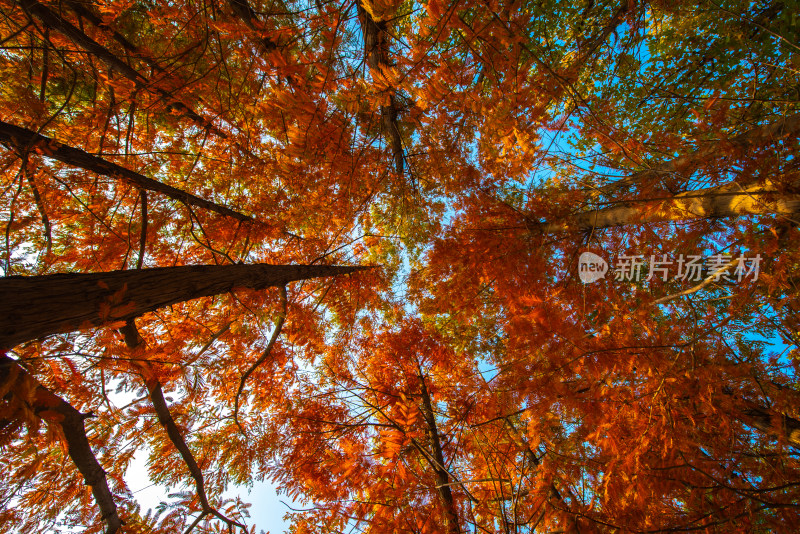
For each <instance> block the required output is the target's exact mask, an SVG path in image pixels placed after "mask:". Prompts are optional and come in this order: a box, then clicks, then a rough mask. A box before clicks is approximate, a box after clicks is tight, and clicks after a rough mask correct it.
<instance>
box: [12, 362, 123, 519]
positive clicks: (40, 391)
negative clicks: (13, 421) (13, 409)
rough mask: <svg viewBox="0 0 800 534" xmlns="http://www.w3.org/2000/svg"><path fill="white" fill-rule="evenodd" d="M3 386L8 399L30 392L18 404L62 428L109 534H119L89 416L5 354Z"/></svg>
mask: <svg viewBox="0 0 800 534" xmlns="http://www.w3.org/2000/svg"><path fill="white" fill-rule="evenodd" d="M8 381H13V382H14V383H13V384H10V387H6V386H9V384H8ZM0 386H2V389H3V390H9V393H8V394H7V395H6V396H8V395H12V396H14V395H16V393H15V392H16V391H25V392H29V393H28V394H26V395H24V397H23V396H19V398H18V399H17V400H18V401H19V402H23V403H25V404H26V405H27V407H28V409H29V410H30V411H32V412H33V413H34V414H36V416H37V417H40V418H42V419H44V420H46V421H48V422H49V423H50V424H56V425H58V426H59V427H60V429H61V432H62V434H63V435H64V439H65V441H66V442H67V452H68V454H69V457H70V458H71V459H72V462H73V463H74V464H75V466H76V467H77V468H78V471H80V473H81V475H83V478H84V480H85V481H86V485H88V486H90V487H91V488H92V495H94V500H95V501H96V502H97V505H98V507H99V508H100V514H101V516H102V518H103V521H105V523H106V534H114V533H115V532H117V530H119V528H120V527H121V526H122V524H123V523H122V520H121V519H120V517H119V515H118V514H117V506H116V504H115V503H114V494H113V493H111V490H110V489H109V487H108V481H107V480H106V472H105V471H104V470H103V468H102V467H101V466H100V463H99V462H98V461H97V458H96V457H95V455H94V453H93V452H92V448H91V446H90V445H89V439H88V438H87V437H86V427H85V426H84V424H83V422H84V420H85V419H86V417H87V416H86V415H84V414H82V413H80V412H79V411H78V410H76V409H75V408H74V407H73V406H72V405H71V404H69V403H68V402H67V401H65V400H64V399H62V398H61V397H59V396H58V395H56V394H55V393H53V392H52V391H50V390H49V389H47V388H46V387H44V386H43V385H41V384H40V383H39V382H38V381H37V380H36V379H35V378H33V377H32V376H31V375H30V374H29V373H28V372H27V371H26V370H25V369H24V368H23V367H22V366H20V365H19V363H18V362H17V361H16V360H13V359H11V358H9V357H8V356H6V355H5V354H2V355H0ZM31 392H32V394H31Z"/></svg>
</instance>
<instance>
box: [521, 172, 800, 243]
mask: <svg viewBox="0 0 800 534" xmlns="http://www.w3.org/2000/svg"><path fill="white" fill-rule="evenodd" d="M618 204H619V205H618V206H614V207H611V208H604V209H599V210H593V211H587V212H585V213H579V214H576V215H571V216H568V217H565V218H563V219H560V220H557V221H553V222H536V221H527V227H528V229H529V230H531V231H535V232H542V233H555V232H572V231H581V230H584V231H585V230H591V229H600V228H612V227H615V226H626V225H631V224H643V223H653V222H665V221H682V220H690V219H710V218H716V217H736V216H740V215H765V214H777V215H785V216H792V215H794V214H796V213H797V212H798V211H800V194H796V193H786V192H781V191H778V190H776V189H775V188H774V187H771V186H770V185H769V184H767V185H766V186H761V185H750V186H748V187H744V186H741V185H739V184H736V183H733V184H726V185H724V186H720V187H713V188H709V189H700V190H697V191H687V192H686V193H680V194H678V195H675V196H674V197H670V198H665V199H645V200H639V199H637V200H630V201H623V202H619V203H618Z"/></svg>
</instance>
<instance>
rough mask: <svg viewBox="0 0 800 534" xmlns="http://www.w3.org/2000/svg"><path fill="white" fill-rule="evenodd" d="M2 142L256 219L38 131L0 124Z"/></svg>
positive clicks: (227, 213) (192, 203) (238, 216)
mask: <svg viewBox="0 0 800 534" xmlns="http://www.w3.org/2000/svg"><path fill="white" fill-rule="evenodd" d="M0 143H4V144H6V145H9V146H11V147H13V148H14V149H15V150H16V151H17V152H20V153H22V154H25V153H27V152H29V151H30V150H35V151H36V152H38V153H40V154H42V155H44V156H46V157H48V158H51V159H55V160H58V161H60V162H62V163H66V164H67V165H71V166H73V167H78V168H80V169H84V170H87V171H90V172H94V173H97V174H101V175H103V176H108V177H109V178H113V179H115V180H124V181H126V182H129V183H131V184H133V185H135V186H137V187H139V188H141V189H146V190H148V191H155V192H157V193H161V194H162V195H165V196H167V197H169V198H171V199H173V200H177V201H179V202H183V203H185V204H188V205H190V206H196V207H198V208H203V209H207V210H210V211H213V212H215V213H219V214H220V215H224V216H226V217H232V218H234V219H237V220H240V221H250V220H252V219H251V218H250V217H248V216H247V215H243V214H242V213H239V212H238V211H234V210H232V209H230V208H226V207H225V206H221V205H219V204H216V203H214V202H211V201H209V200H205V199H202V198H200V197H196V196H194V195H192V194H191V193H187V192H186V191H183V190H181V189H176V188H175V187H172V186H169V185H166V184H163V183H161V182H159V181H157V180H153V179H152V178H148V177H146V176H144V175H142V174H139V173H138V172H135V171H132V170H130V169H127V168H125V167H122V166H120V165H117V164H116V163H112V162H110V161H108V160H105V159H103V158H100V157H98V156H93V155H92V154H89V153H88V152H84V151H83V150H81V149H79V148H73V147H71V146H68V145H65V144H63V143H60V142H58V141H56V140H55V139H51V138H49V137H45V136H43V135H41V134H39V133H37V132H34V131H33V130H28V129H27V128H21V127H19V126H15V125H13V124H9V123H7V122H2V121H0Z"/></svg>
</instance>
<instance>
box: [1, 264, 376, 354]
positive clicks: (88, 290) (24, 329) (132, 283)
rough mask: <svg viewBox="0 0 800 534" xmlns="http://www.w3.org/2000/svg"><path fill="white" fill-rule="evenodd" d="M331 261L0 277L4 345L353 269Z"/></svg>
mask: <svg viewBox="0 0 800 534" xmlns="http://www.w3.org/2000/svg"><path fill="white" fill-rule="evenodd" d="M367 268H368V267H341V266H330V265H265V264H256V265H193V266H183V267H158V268H154V269H141V270H135V271H112V272H108V273H88V274H87V273H70V274H52V275H46V276H9V277H5V278H0V317H2V318H3V322H2V323H1V324H0V350H2V349H8V348H11V347H14V346H15V345H18V344H20V343H23V342H25V341H28V340H31V339H36V338H39V337H43V336H47V335H50V334H57V333H62V332H71V331H73V330H79V329H83V328H90V327H96V326H101V325H104V324H108V323H113V322H119V321H128V320H130V319H133V318H135V317H138V316H139V315H142V314H143V313H145V312H148V311H152V310H155V309H157V308H161V307H163V306H169V305H170V304H175V303H177V302H183V301H186V300H191V299H196V298H200V297H207V296H211V295H217V294H220V293H226V292H228V291H231V290H232V289H235V288H251V289H263V288H265V287H271V286H282V285H285V284H287V283H288V282H292V281H296V280H305V279H308V278H319V277H326V276H336V275H341V274H347V273H352V272H355V271H359V270H362V269H367Z"/></svg>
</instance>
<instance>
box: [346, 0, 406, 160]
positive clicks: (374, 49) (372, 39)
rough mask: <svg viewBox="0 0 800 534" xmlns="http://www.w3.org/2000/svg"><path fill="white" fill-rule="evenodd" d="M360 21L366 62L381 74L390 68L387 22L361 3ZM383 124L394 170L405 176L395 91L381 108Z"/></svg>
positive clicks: (357, 6)
mask: <svg viewBox="0 0 800 534" xmlns="http://www.w3.org/2000/svg"><path fill="white" fill-rule="evenodd" d="M356 8H357V13H358V21H359V23H360V24H361V30H362V31H363V34H364V61H365V62H366V64H367V66H368V67H369V71H370V73H372V74H380V72H381V67H388V66H389V42H388V39H389V33H388V32H387V31H386V30H387V23H386V21H379V20H375V19H374V18H372V15H371V14H370V13H369V12H368V11H367V10H366V9H364V6H363V5H362V4H361V1H360V0H359V2H357V3H356ZM381 119H382V120H381V122H382V125H381V126H382V128H383V133H384V135H385V136H386V140H387V143H388V144H389V146H390V148H391V149H392V157H393V158H394V169H395V172H396V173H397V174H403V166H404V158H403V139H402V138H401V137H400V128H399V126H398V124H397V108H396V103H395V96H394V90H393V89H392V90H390V95H389V105H388V106H381Z"/></svg>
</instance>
